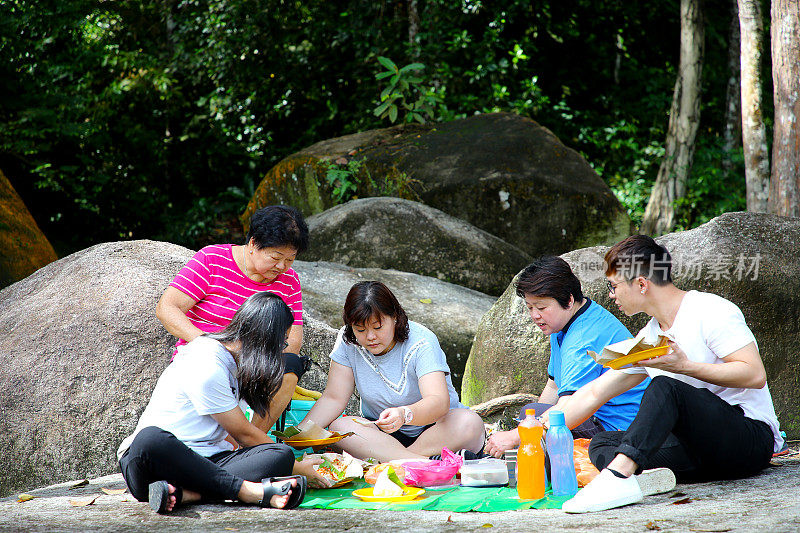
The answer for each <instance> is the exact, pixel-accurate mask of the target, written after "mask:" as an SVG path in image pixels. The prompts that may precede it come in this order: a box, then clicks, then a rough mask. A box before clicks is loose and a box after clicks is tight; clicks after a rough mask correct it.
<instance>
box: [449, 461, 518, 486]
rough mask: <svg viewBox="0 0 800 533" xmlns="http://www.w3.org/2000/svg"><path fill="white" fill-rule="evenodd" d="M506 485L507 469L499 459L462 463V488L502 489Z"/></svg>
mask: <svg viewBox="0 0 800 533" xmlns="http://www.w3.org/2000/svg"><path fill="white" fill-rule="evenodd" d="M507 484H508V467H507V466H506V462H505V461H503V460H501V459H478V460H475V461H464V465H463V466H462V467H461V485H462V486H464V487H503V486H505V485H507Z"/></svg>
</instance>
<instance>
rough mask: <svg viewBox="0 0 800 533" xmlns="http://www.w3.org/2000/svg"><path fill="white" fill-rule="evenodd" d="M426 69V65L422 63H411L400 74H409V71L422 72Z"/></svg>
mask: <svg viewBox="0 0 800 533" xmlns="http://www.w3.org/2000/svg"><path fill="white" fill-rule="evenodd" d="M424 68H425V65H423V64H422V63H411V64H410V65H406V66H404V67H403V68H401V69H400V72H408V71H409V70H422V69H424Z"/></svg>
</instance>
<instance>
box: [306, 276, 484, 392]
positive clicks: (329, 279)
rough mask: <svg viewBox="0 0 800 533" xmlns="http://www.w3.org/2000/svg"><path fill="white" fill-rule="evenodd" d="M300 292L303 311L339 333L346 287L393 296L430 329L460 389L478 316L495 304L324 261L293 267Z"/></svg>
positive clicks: (447, 287) (438, 284)
mask: <svg viewBox="0 0 800 533" xmlns="http://www.w3.org/2000/svg"><path fill="white" fill-rule="evenodd" d="M293 268H294V269H295V270H296V271H297V273H298V274H299V275H300V283H301V284H302V286H303V305H304V311H305V313H307V314H308V315H309V316H310V317H311V318H315V319H317V320H321V321H322V322H324V323H326V324H328V325H329V326H331V327H333V328H335V329H339V328H341V327H342V308H343V307H344V300H345V297H346V296H347V293H348V291H349V290H350V287H352V286H353V284H355V283H357V282H359V281H367V280H375V281H381V282H383V283H385V284H386V286H388V287H389V288H390V289H391V290H392V292H393V293H394V294H395V296H397V299H398V300H399V301H400V305H402V306H403V309H405V311H406V313H407V314H408V317H409V319H411V320H414V321H416V322H419V323H421V324H423V325H425V326H426V327H428V328H430V330H431V331H433V332H434V333H435V334H436V336H437V337H438V338H439V344H440V345H441V347H442V350H443V351H444V353H445V355H446V356H447V363H448V364H449V366H450V371H451V374H452V376H451V377H452V380H453V385H454V386H455V387H456V390H458V389H459V388H460V385H461V376H462V375H463V372H464V365H465V364H466V361H467V356H468V355H469V350H470V347H471V345H472V339H473V337H474V336H475V332H476V331H477V329H478V323H479V322H480V320H481V316H482V315H483V314H484V313H485V312H486V311H488V310H489V309H490V308H491V307H492V304H493V303H494V301H495V298H492V297H491V296H487V295H485V294H482V293H479V292H477V291H473V290H470V289H467V288H464V287H459V286H458V285H453V284H450V283H446V282H444V281H440V280H438V279H434V278H429V277H425V276H420V275H418V274H411V273H408V272H399V271H396V270H380V269H375V268H351V267H347V266H344V265H339V264H336V263H327V262H324V261H320V262H316V263H312V262H304V261H295V263H294V266H293Z"/></svg>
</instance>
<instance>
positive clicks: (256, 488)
mask: <svg viewBox="0 0 800 533" xmlns="http://www.w3.org/2000/svg"><path fill="white" fill-rule="evenodd" d="M287 481H289V482H290V483H291V484H292V487H296V486H297V480H296V479H288V480H287V479H284V480H282V481H274V482H273V483H272V486H273V487H275V488H276V489H279V488H281V487H283V485H284V484H285V483H286V482H287ZM291 495H292V491H291V490H290V491H289V493H288V494H284V495H279V494H275V495H273V496H271V497H270V499H269V504H270V506H271V507H274V508H276V509H283V508H284V507H286V504H287V503H289V497H290V496H291ZM263 497H264V488H263V486H262V485H261V483H254V482H252V481H245V482H244V483H242V488H241V489H239V500H240V501H242V502H244V503H259V502H260V501H261V498H263Z"/></svg>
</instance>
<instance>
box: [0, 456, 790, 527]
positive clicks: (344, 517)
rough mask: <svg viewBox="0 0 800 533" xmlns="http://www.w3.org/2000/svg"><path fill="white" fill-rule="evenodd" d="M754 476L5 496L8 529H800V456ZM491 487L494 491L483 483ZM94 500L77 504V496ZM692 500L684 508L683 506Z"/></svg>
mask: <svg viewBox="0 0 800 533" xmlns="http://www.w3.org/2000/svg"><path fill="white" fill-rule="evenodd" d="M777 463H778V464H780V465H781V466H776V467H772V468H768V469H767V470H765V471H764V472H763V473H761V474H760V475H758V476H755V477H753V478H749V479H744V480H737V481H722V482H715V483H698V484H693V485H678V487H677V488H676V490H675V491H672V492H670V493H667V494H663V495H657V496H648V497H646V498H645V499H644V501H643V502H641V503H638V504H636V505H629V506H627V507H622V508H619V509H612V510H610V511H602V512H599V513H590V514H585V515H569V514H566V513H564V512H563V511H560V510H556V509H541V510H537V509H532V510H527V511H506V512H500V513H455V512H445V511H406V512H393V511H361V510H353V509H338V510H335V511H331V510H322V509H301V510H298V511H280V510H276V509H257V508H253V507H244V506H240V505H235V504H215V505H211V504H208V505H195V506H187V507H183V508H179V509H178V510H177V511H175V513H174V514H172V515H158V514H156V513H154V512H153V511H152V510H151V509H150V507H149V506H148V505H147V504H146V503H140V502H136V501H135V500H133V498H132V497H131V496H130V494H117V495H106V494H104V493H103V492H101V490H100V489H101V488H107V489H117V490H119V489H123V488H124V487H125V484H124V482H123V481H122V476H121V475H119V474H116V475H113V476H107V477H103V478H99V479H92V480H91V483H90V484H89V485H88V486H85V487H82V488H78V489H72V490H70V488H69V487H70V486H71V485H73V484H74V483H64V484H61V485H52V486H48V487H45V488H41V489H38V490H35V491H31V494H32V495H34V496H35V498H34V499H33V500H30V501H28V502H25V503H16V497H13V498H6V499H4V500H0V531H21V530H24V531H30V532H39V531H41V532H47V533H49V532H50V531H87V530H91V531H107V532H117V531H131V532H142V533H145V532H150V531H154V530H159V531H198V532H199V531H214V532H217V531H289V530H291V531H348V532H369V531H391V532H400V533H403V532H417V531H419V532H426V533H427V532H429V531H443V532H447V533H456V532H462V531H485V530H486V529H489V530H490V531H493V532H503V533H505V532H508V533H516V532H518V531H592V532H598V533H606V532H607V533H616V532H618V531H648V530H660V531H665V532H666V531H719V532H722V531H778V532H783V531H786V532H788V531H797V530H798V529H800V501H798V499H797V498H796V497H795V496H796V495H797V493H798V491H800V459H798V458H797V456H795V457H792V458H787V459H782V460H780V461H777ZM484 490H486V491H487V493H489V494H491V490H492V489H484ZM95 497H97V499H96V500H94V503H93V504H92V505H88V506H84V507H74V506H73V505H72V504H71V502H72V501H75V502H76V503H81V502H83V503H85V502H88V501H92V500H93V499H94V498H95ZM680 502H684V503H683V504H681V505H675V504H676V503H680Z"/></svg>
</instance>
